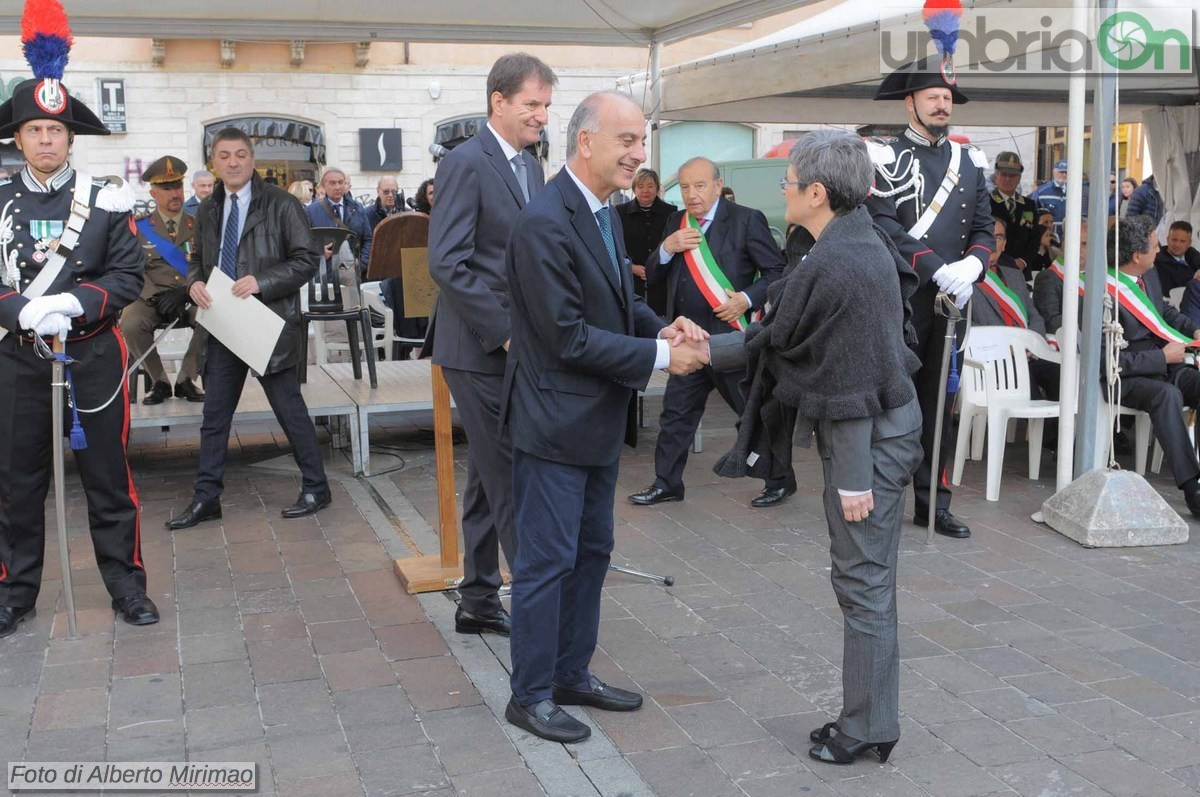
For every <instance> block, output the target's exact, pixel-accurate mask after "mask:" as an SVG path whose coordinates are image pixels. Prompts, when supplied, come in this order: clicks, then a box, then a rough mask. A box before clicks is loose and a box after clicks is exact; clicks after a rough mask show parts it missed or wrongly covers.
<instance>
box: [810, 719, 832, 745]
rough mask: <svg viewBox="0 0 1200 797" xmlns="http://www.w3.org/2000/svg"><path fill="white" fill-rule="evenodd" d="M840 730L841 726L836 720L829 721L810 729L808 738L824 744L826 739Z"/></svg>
mask: <svg viewBox="0 0 1200 797" xmlns="http://www.w3.org/2000/svg"><path fill="white" fill-rule="evenodd" d="M838 730H839V728H838V726H837V723H836V722H827V723H825V724H824V725H822V726H821V727H820V728H817V729H816V730H814V731H810V732H809V734H808V740H809V741H810V742H812V743H813V744H824V743H825V740H826V739H828V738H829V737H830V736H832V735H833V734H835V733H837V732H838Z"/></svg>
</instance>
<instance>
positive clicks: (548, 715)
mask: <svg viewBox="0 0 1200 797" xmlns="http://www.w3.org/2000/svg"><path fill="white" fill-rule="evenodd" d="M504 718H505V719H506V720H508V721H509V722H510V723H512V724H513V725H516V726H517V727H518V728H522V729H524V730H527V731H529V732H530V733H532V734H533V735H534V736H540V737H542V738H543V739H548V740H550V741H552V742H582V741H583V740H584V739H586V738H588V737H589V736H591V735H592V729H591V728H589V727H588V726H586V725H584V724H583V723H582V722H580V721H579V720H577V719H575V718H574V717H572V716H571V715H570V714H568V713H567V712H565V711H563V710H562V709H561V708H559V707H558V706H557V705H556V704H555V703H554V701H553V700H543V701H542V702H540V703H534V704H533V705H532V706H522V705H521V704H520V703H518V702H517V698H516V697H515V696H514V697H513V698H512V699H510V700H509V701H508V706H507V707H506V708H505V709H504Z"/></svg>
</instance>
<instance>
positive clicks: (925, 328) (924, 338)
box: [912, 289, 966, 517]
mask: <svg viewBox="0 0 1200 797" xmlns="http://www.w3.org/2000/svg"><path fill="white" fill-rule="evenodd" d="M927 294H928V297H927ZM926 300H927V301H928V302H929V304H930V306H931V307H932V303H933V294H932V293H930V292H929V291H928V290H926V289H922V290H920V291H918V292H917V293H916V294H915V295H914V296H913V306H914V307H915V306H916V303H917V302H918V301H926ZM913 326H914V327H915V328H916V331H917V341H918V344H917V355H918V356H919V357H920V358H921V367H920V368H919V369H917V372H916V373H915V374H914V375H913V384H914V385H915V386H916V388H917V401H918V402H919V403H920V405H921V451H922V452H923V455H922V457H921V464H920V465H918V466H917V470H916V472H915V473H913V480H912V483H913V493H914V495H913V497H914V499H915V501H914V505H915V509H916V515H917V517H928V516H929V483H930V471H931V470H932V469H933V433H934V425H935V424H936V423H937V402H938V395H939V394H943V395H944V394H945V392H946V383H945V382H943V381H942V379H941V376H942V354H943V352H944V351H945V345H946V319H945V318H942V317H941V316H935V315H933V314H932V312H929V313H914V314H913ZM965 329H966V325H965V324H963V323H960V324H959V325H958V334H957V336H956V337H955V340H954V345H955V348H956V349H957V348H958V347H959V346H960V345H962V336H963V334H964V331H965ZM956 356H957V358H958V372H959V375H960V377H961V374H962V368H963V365H962V354H961V353H960V354H958V355H956ZM953 407H954V396H949V395H947V396H946V405H945V409H944V410H943V411H942V443H941V451H940V453H939V454H938V474H937V476H936V478H937V508H938V509H939V510H941V509H949V508H950V481H949V479H947V478H946V468H947V467H948V466H949V465H950V461H951V460H950V457H951V455H952V450H953V448H954V440H955V437H956V435H955V428H956V426H955V422H954V415H953V413H952V412H951V410H952V409H953Z"/></svg>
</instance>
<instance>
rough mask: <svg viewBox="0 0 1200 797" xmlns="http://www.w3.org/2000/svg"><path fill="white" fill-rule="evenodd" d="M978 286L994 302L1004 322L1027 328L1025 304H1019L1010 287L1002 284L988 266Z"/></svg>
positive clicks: (997, 275) (1027, 315) (1027, 320)
mask: <svg viewBox="0 0 1200 797" xmlns="http://www.w3.org/2000/svg"><path fill="white" fill-rule="evenodd" d="M979 287H980V288H981V289H982V290H983V292H984V293H986V294H987V295H988V296H989V297H991V299H992V301H994V302H995V303H996V307H998V308H999V310H1000V316H1001V317H1002V318H1003V319H1004V323H1005V324H1007V325H1008V326H1010V327H1020V328H1021V329H1028V328H1029V313H1028V312H1027V311H1026V310H1025V305H1023V304H1021V300H1020V299H1019V298H1017V295H1016V294H1015V293H1013V292H1012V289H1011V288H1009V287H1008V286H1007V285H1005V284H1004V280H1002V279H1000V275H999V274H997V273H996V272H995V271H992V270H991V269H990V268H989V269H988V270H987V272H986V273H985V274H984V277H983V282H982V283H981V284H980V286H979Z"/></svg>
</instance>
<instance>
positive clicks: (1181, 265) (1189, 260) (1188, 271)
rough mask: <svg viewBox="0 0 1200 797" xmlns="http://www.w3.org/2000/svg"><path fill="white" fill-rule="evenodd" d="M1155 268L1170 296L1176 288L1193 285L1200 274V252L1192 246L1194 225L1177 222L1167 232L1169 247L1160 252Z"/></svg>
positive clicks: (1155, 260) (1155, 261)
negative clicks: (1198, 273) (1199, 273)
mask: <svg viewBox="0 0 1200 797" xmlns="http://www.w3.org/2000/svg"><path fill="white" fill-rule="evenodd" d="M1154 268H1155V270H1156V271H1158V278H1159V280H1161V281H1162V286H1163V290H1164V291H1166V292H1167V293H1168V294H1169V293H1170V292H1171V291H1172V289H1174V288H1180V287H1183V286H1184V285H1189V284H1190V283H1192V282H1193V281H1194V279H1195V277H1196V274H1197V272H1200V251H1197V250H1196V247H1194V246H1192V225H1191V224H1189V223H1187V222H1186V221H1176V222H1173V223H1172V224H1171V228H1170V229H1169V230H1168V231H1167V245H1166V247H1165V248H1163V249H1159V250H1158V257H1156V258H1155V259H1154Z"/></svg>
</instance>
